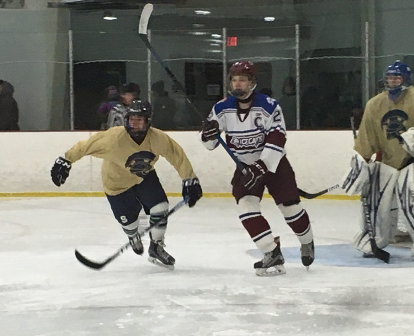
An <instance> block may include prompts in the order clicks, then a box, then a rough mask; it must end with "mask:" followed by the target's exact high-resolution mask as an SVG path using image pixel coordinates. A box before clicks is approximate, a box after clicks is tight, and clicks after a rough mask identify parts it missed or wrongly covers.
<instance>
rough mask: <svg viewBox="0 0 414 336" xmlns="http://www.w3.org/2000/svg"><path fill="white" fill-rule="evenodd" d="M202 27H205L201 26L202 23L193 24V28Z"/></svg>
mask: <svg viewBox="0 0 414 336" xmlns="http://www.w3.org/2000/svg"><path fill="white" fill-rule="evenodd" d="M204 26H205V24H203V23H193V27H194V28H202V27H204Z"/></svg>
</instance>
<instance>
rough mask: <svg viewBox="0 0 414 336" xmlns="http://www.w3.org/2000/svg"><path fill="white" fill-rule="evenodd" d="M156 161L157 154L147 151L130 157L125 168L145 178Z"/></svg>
mask: <svg viewBox="0 0 414 336" xmlns="http://www.w3.org/2000/svg"><path fill="white" fill-rule="evenodd" d="M154 159H155V154H154V153H151V152H147V151H142V152H136V153H134V154H132V155H130V156H129V158H128V159H127V161H126V163H125V168H127V169H129V171H130V172H131V173H132V174H134V175H137V176H138V177H142V178H144V177H145V176H146V175H148V173H149V172H150V171H151V169H152V165H151V163H152V161H153V160H154Z"/></svg>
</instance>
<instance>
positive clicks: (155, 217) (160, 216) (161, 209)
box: [150, 202, 168, 226]
mask: <svg viewBox="0 0 414 336" xmlns="http://www.w3.org/2000/svg"><path fill="white" fill-rule="evenodd" d="M167 213H168V202H162V203H158V204H157V205H154V206H153V207H152V208H151V209H150V215H151V217H150V223H151V224H152V225H154V224H157V226H165V225H167V218H166V217H165V216H166V215H167Z"/></svg>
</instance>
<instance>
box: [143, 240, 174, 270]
mask: <svg viewBox="0 0 414 336" xmlns="http://www.w3.org/2000/svg"><path fill="white" fill-rule="evenodd" d="M164 246H165V244H164V240H157V241H155V240H152V239H151V243H150V247H149V249H148V254H149V257H148V261H149V262H150V263H153V264H155V265H158V266H161V267H165V268H168V269H169V270H173V269H174V264H175V259H174V258H173V257H172V256H171V255H170V254H169V253H168V252H167V251H165V250H164Z"/></svg>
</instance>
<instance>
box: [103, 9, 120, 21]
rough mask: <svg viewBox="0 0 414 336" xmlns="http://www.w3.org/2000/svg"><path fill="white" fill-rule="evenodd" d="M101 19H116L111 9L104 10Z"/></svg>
mask: <svg viewBox="0 0 414 336" xmlns="http://www.w3.org/2000/svg"><path fill="white" fill-rule="evenodd" d="M103 19H104V20H107V21H113V20H116V19H117V17H116V16H115V15H113V14H112V12H111V11H109V10H106V11H104V15H103Z"/></svg>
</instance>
